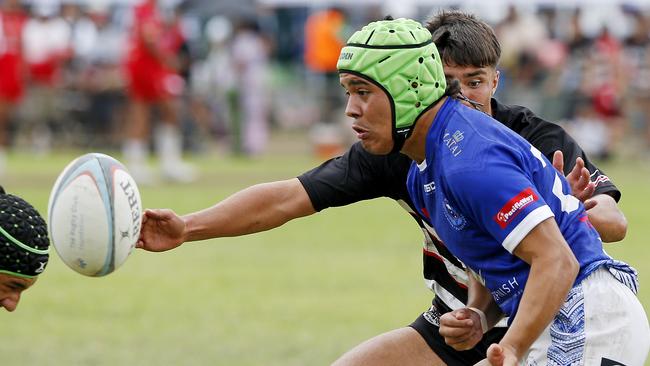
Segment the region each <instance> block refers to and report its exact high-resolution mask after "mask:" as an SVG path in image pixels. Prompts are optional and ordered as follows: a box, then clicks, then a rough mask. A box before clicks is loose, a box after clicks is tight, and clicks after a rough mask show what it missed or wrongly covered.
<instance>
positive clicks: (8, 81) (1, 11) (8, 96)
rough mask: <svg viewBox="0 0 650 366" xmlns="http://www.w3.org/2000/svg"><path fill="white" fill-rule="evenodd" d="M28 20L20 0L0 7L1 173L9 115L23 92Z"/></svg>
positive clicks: (2, 171)
mask: <svg viewBox="0 0 650 366" xmlns="http://www.w3.org/2000/svg"><path fill="white" fill-rule="evenodd" d="M26 22H27V14H25V12H24V10H23V8H22V6H21V5H20V1H19V0H6V1H4V2H3V4H2V8H0V176H3V175H4V173H5V170H6V167H5V165H6V154H7V148H8V146H9V136H8V132H9V119H10V117H11V114H12V112H13V111H14V109H15V107H16V105H17V104H18V103H19V102H20V100H21V97H22V94H23V73H22V71H23V60H22V57H23V56H22V54H23V50H22V43H23V42H22V33H23V27H24V26H25V23H26Z"/></svg>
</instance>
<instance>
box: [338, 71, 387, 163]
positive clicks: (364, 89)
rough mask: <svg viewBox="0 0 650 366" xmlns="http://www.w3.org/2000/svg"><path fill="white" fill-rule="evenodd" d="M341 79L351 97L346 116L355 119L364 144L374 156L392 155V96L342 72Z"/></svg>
mask: <svg viewBox="0 0 650 366" xmlns="http://www.w3.org/2000/svg"><path fill="white" fill-rule="evenodd" d="M339 78H340V81H341V85H342V86H343V88H344V89H345V91H346V95H347V96H348V102H347V105H346V107H345V114H346V115H347V116H348V117H351V118H353V119H354V122H352V129H353V130H354V132H356V134H357V138H358V139H359V140H361V145H362V146H363V148H364V149H365V150H366V151H368V152H369V153H371V154H388V153H389V152H390V151H391V150H392V149H393V129H392V118H391V109H390V100H389V99H388V95H386V93H385V92H384V91H383V90H382V89H381V88H379V87H378V86H377V85H375V84H373V83H372V82H370V81H368V80H366V79H364V78H361V77H359V76H356V75H352V74H346V73H342V74H340V76H339Z"/></svg>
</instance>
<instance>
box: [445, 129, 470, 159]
mask: <svg viewBox="0 0 650 366" xmlns="http://www.w3.org/2000/svg"><path fill="white" fill-rule="evenodd" d="M463 134H464V132H461V131H458V130H456V132H454V133H449V132H447V131H445V134H444V135H443V136H442V142H443V143H444V144H445V146H447V148H448V149H449V151H451V154H452V155H453V156H458V155H460V153H462V152H463V149H461V148H460V144H459V143H460V142H461V141H463V139H464V138H465V136H464V135H463Z"/></svg>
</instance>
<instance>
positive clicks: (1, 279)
mask: <svg viewBox="0 0 650 366" xmlns="http://www.w3.org/2000/svg"><path fill="white" fill-rule="evenodd" d="M34 282H36V278H21V277H16V276H11V275H8V274H5V273H0V308H5V310H7V311H14V310H16V307H17V306H18V302H19V301H20V295H21V294H22V292H23V291H25V290H27V289H28V288H30V287H31V286H32V285H33V284H34Z"/></svg>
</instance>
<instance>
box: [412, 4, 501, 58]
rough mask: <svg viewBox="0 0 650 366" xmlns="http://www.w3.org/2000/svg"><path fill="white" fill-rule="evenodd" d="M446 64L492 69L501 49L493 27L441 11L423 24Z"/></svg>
mask: <svg viewBox="0 0 650 366" xmlns="http://www.w3.org/2000/svg"><path fill="white" fill-rule="evenodd" d="M425 27H426V28H427V29H428V30H429V31H430V32H431V37H432V39H433V42H434V43H435V44H436V47H438V52H439V53H440V58H441V59H442V61H443V62H444V63H445V64H450V65H458V66H475V67H487V66H491V67H495V68H496V66H497V64H498V63H499V58H500V57H501V45H500V44H499V40H498V39H497V36H496V34H495V33H494V30H493V29H492V27H490V26H489V25H488V24H487V23H485V22H484V21H482V20H479V19H478V18H476V17H475V16H474V15H472V14H469V13H464V12H462V11H458V10H448V11H442V12H440V13H438V14H436V15H433V16H431V17H430V18H429V19H428V20H427V21H426V24H425Z"/></svg>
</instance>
